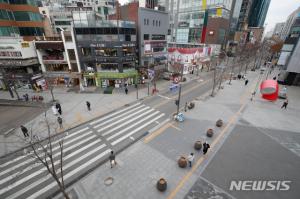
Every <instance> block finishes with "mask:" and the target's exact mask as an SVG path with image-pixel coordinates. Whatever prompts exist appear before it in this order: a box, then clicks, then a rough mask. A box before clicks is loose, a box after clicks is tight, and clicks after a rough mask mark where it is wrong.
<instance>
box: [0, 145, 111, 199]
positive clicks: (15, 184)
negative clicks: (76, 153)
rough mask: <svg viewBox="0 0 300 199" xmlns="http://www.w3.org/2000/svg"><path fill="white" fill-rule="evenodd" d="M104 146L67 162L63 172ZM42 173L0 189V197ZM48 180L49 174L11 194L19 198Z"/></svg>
mask: <svg viewBox="0 0 300 199" xmlns="http://www.w3.org/2000/svg"><path fill="white" fill-rule="evenodd" d="M105 146H106V145H105V144H102V145H100V146H99V147H97V148H95V149H93V150H91V151H89V152H88V153H86V154H84V155H83V156H80V157H79V158H77V159H75V160H73V161H72V162H69V163H68V164H66V165H64V170H66V169H68V168H69V167H71V166H73V165H75V164H76V163H78V162H80V161H81V160H83V159H84V158H86V157H88V156H90V155H91V154H93V153H95V152H97V151H98V150H100V149H102V148H104V147H105ZM70 157H72V156H69V157H68V158H70ZM66 159H67V158H66ZM59 163H60V160H58V161H56V162H54V166H56V165H57V164H59ZM50 168H52V166H50ZM42 172H44V171H43V170H39V171H36V172H34V173H32V174H31V175H28V176H26V177H24V178H22V179H21V180H19V181H16V182H14V183H13V184H11V185H9V186H8V187H5V188H3V189H0V195H1V194H3V193H5V192H7V191H9V190H11V189H12V188H14V187H16V186H18V185H20V184H22V183H24V182H26V181H27V180H30V179H32V178H33V177H34V176H37V175H39V174H41V173H42ZM59 173H60V170H59V172H58V174H59ZM49 178H51V175H50V174H48V175H47V176H45V177H43V178H41V179H39V180H37V181H35V182H34V183H32V184H30V185H28V186H26V187H25V188H24V189H21V190H20V191H18V192H16V193H15V194H13V195H17V196H19V195H18V194H20V193H21V194H23V193H25V192H26V191H28V190H29V189H31V188H33V187H35V186H36V185H39V184H41V183H42V182H44V181H46V180H47V179H49ZM55 183H56V182H55ZM17 196H14V197H17ZM10 197H12V196H10ZM10 197H9V198H10Z"/></svg>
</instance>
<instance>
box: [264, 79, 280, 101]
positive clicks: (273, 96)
mask: <svg viewBox="0 0 300 199" xmlns="http://www.w3.org/2000/svg"><path fill="white" fill-rule="evenodd" d="M260 92H261V94H262V98H264V99H266V100H271V101H275V100H277V98H278V92H279V86H278V83H277V81H274V80H270V79H268V80H265V81H263V82H262V83H261V85H260Z"/></svg>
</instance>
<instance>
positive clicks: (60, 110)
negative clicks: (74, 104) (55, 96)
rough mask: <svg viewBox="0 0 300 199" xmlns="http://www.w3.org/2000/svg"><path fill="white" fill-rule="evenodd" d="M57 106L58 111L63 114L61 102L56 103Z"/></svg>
mask: <svg viewBox="0 0 300 199" xmlns="http://www.w3.org/2000/svg"><path fill="white" fill-rule="evenodd" d="M55 107H56V109H57V112H58V113H59V114H60V115H61V114H62V109H61V105H60V103H56V105H55Z"/></svg>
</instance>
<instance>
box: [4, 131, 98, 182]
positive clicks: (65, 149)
mask: <svg viewBox="0 0 300 199" xmlns="http://www.w3.org/2000/svg"><path fill="white" fill-rule="evenodd" d="M95 137H97V136H96V135H92V136H91V137H88V138H87V139H85V140H82V141H80V142H78V143H76V144H75V145H72V146H70V147H68V148H64V153H66V152H67V151H69V150H71V149H73V148H76V147H78V146H80V145H81V144H83V143H85V142H87V141H89V140H91V139H94V138H95ZM100 141H101V140H100V139H99V140H96V142H100ZM94 142H95V141H94ZM83 148H85V147H83ZM81 149H82V148H80V149H79V150H81ZM59 155H60V151H58V153H56V154H54V155H53V158H55V157H57V156H59ZM65 157H66V156H65ZM35 160H36V159H31V160H29V161H27V162H26V163H29V162H30V161H31V162H33V161H35ZM40 165H41V163H40V162H38V163H36V164H34V165H33V166H32V167H27V168H25V169H24V170H22V171H21V172H16V173H14V174H12V175H9V176H7V177H6V178H4V179H1V180H0V185H1V184H3V183H5V182H7V181H9V180H12V179H14V178H15V177H17V176H19V175H21V174H23V173H25V172H26V171H29V170H31V169H33V168H35V167H38V166H40ZM19 166H20V165H19ZM13 170H14V169H13Z"/></svg>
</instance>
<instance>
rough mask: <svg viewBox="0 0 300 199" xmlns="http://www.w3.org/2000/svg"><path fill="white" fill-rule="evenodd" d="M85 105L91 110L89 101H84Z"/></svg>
mask: <svg viewBox="0 0 300 199" xmlns="http://www.w3.org/2000/svg"><path fill="white" fill-rule="evenodd" d="M86 106H87V109H88V110H89V111H90V110H91V103H90V102H89V101H86Z"/></svg>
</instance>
